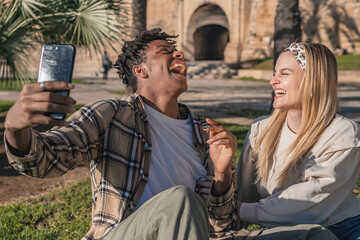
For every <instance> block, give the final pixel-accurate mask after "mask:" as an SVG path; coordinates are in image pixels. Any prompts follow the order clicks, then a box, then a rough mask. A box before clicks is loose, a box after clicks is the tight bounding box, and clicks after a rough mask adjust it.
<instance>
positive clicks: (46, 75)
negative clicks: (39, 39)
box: [38, 43, 75, 120]
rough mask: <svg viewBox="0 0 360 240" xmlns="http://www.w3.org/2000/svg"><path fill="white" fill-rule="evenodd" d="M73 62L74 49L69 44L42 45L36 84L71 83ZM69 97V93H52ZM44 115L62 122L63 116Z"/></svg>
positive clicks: (60, 114) (56, 114) (58, 114)
mask: <svg viewBox="0 0 360 240" xmlns="http://www.w3.org/2000/svg"><path fill="white" fill-rule="evenodd" d="M74 61H75V47H74V46H73V45H69V44H51V43H47V44H44V46H43V48H42V53H41V59H40V67H39V75H38V82H43V81H64V82H71V79H72V72H73V68H74ZM54 92H56V93H59V94H63V95H69V91H54ZM46 115H48V116H50V117H52V118H55V119H58V120H62V119H64V118H65V114H62V113H46Z"/></svg>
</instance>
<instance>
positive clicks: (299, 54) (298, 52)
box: [284, 42, 306, 71]
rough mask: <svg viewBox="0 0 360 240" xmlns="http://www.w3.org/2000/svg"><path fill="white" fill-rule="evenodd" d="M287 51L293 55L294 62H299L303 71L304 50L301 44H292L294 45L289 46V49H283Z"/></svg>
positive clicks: (304, 62) (304, 64)
mask: <svg viewBox="0 0 360 240" xmlns="http://www.w3.org/2000/svg"><path fill="white" fill-rule="evenodd" d="M287 50H289V51H290V52H291V53H292V54H293V55H294V57H295V58H296V60H297V61H298V62H299V64H300V67H301V68H302V70H304V71H305V67H306V60H305V50H304V48H303V47H302V46H301V44H300V43H295V42H294V43H292V44H290V46H289V47H287V48H285V50H284V51H287Z"/></svg>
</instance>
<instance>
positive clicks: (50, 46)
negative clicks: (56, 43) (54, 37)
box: [44, 45, 54, 51]
mask: <svg viewBox="0 0 360 240" xmlns="http://www.w3.org/2000/svg"><path fill="white" fill-rule="evenodd" d="M44 48H45V50H46V51H51V50H53V48H54V47H53V46H52V45H45V47H44Z"/></svg>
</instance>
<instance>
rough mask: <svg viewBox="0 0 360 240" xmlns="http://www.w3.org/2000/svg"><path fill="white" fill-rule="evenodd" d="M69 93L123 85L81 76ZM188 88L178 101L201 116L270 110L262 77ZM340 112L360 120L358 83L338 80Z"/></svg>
mask: <svg viewBox="0 0 360 240" xmlns="http://www.w3.org/2000/svg"><path fill="white" fill-rule="evenodd" d="M84 82H85V83H86V84H78V85H77V86H76V88H75V89H74V90H73V91H72V92H71V95H72V96H73V97H74V98H75V99H76V100H77V102H78V103H82V104H85V103H88V102H92V101H96V100H101V99H106V98H111V97H116V96H117V97H119V96H121V95H124V94H125V88H124V86H123V84H122V82H121V81H120V80H118V79H111V80H107V81H104V80H100V79H99V80H84ZM188 86H189V88H188V91H187V92H185V93H184V94H182V95H181V96H180V101H181V102H183V103H186V104H187V105H188V106H190V107H191V108H192V109H193V111H194V112H195V113H197V114H199V115H202V116H208V117H213V118H219V119H221V120H223V121H226V122H231V123H237V124H242V125H250V124H251V122H252V119H247V118H242V117H239V116H241V112H242V110H243V111H245V110H246V111H248V110H262V111H264V112H266V111H268V110H269V106H270V100H271V88H270V86H269V84H268V82H265V81H244V80H218V79H214V80H194V79H189V80H188ZM338 95H339V99H340V113H341V114H342V115H344V116H345V117H348V118H350V119H353V120H355V121H357V122H360V83H341V84H340V85H339V91H338ZM17 96H18V92H12V91H0V100H15V99H16V98H17Z"/></svg>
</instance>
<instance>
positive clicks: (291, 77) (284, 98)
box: [270, 51, 304, 110]
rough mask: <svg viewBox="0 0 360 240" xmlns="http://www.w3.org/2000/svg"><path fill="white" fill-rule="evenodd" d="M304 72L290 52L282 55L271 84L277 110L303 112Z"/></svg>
mask: <svg viewBox="0 0 360 240" xmlns="http://www.w3.org/2000/svg"><path fill="white" fill-rule="evenodd" d="M303 76H304V71H303V70H302V68H301V67H300V64H299V62H298V61H297V60H296V59H295V57H294V55H293V54H292V53H291V52H290V51H286V52H283V53H281V54H280V56H279V58H278V60H277V62H276V66H275V72H274V77H273V78H272V79H271V81H270V84H271V86H272V88H273V90H274V92H275V97H274V103H273V107H274V108H275V109H284V110H290V109H297V110H301V100H302V99H301V95H302V94H301V89H300V87H301V82H302V79H303Z"/></svg>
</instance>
